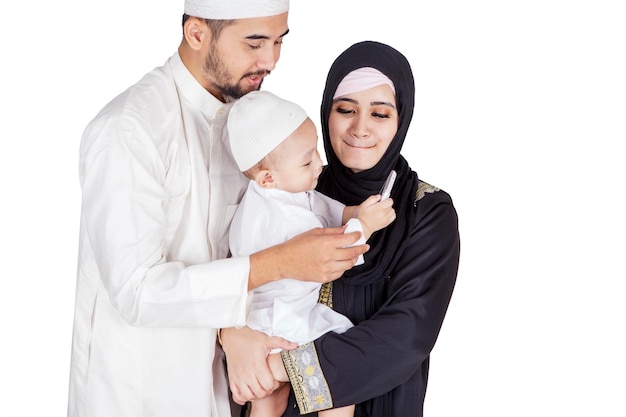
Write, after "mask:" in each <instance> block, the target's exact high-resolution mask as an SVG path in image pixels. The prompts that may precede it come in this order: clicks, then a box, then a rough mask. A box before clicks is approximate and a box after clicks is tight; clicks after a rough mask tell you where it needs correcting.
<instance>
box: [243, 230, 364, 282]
mask: <svg viewBox="0 0 626 417" xmlns="http://www.w3.org/2000/svg"><path fill="white" fill-rule="evenodd" d="M343 232H344V227H333V228H316V229H312V230H309V231H308V232H304V233H302V234H299V235H298V236H295V237H293V238H291V239H289V240H288V241H287V242H285V243H282V244H280V245H276V246H272V247H271V248H268V249H265V250H263V251H260V252H257V253H255V254H252V255H250V278H249V280H248V289H249V290H252V289H254V288H256V287H258V286H260V285H262V284H265V283H267V282H270V281H275V280H277V279H282V278H294V279H298V280H301V281H314V282H320V283H325V282H330V281H333V280H335V279H337V278H339V277H340V276H341V275H342V274H343V273H344V272H345V271H346V270H348V269H350V268H352V267H353V266H354V264H355V262H356V261H357V259H358V257H359V255H362V254H364V253H365V252H367V251H368V250H369V245H357V246H352V247H348V246H349V245H351V244H353V243H354V242H356V241H357V240H358V239H359V237H360V233H358V232H353V233H347V234H344V233H343Z"/></svg>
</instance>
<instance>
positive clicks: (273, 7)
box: [185, 0, 289, 20]
mask: <svg viewBox="0 0 626 417" xmlns="http://www.w3.org/2000/svg"><path fill="white" fill-rule="evenodd" d="M286 11H289V0H185V14H187V15H189V16H195V17H201V18H203V19H216V20H231V19H247V18H251V17H265V16H274V15H277V14H282V13H285V12H286Z"/></svg>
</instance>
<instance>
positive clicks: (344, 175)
mask: <svg viewBox="0 0 626 417" xmlns="http://www.w3.org/2000/svg"><path fill="white" fill-rule="evenodd" d="M363 67H372V68H376V69H377V70H379V71H380V72H382V73H383V74H385V75H386V76H387V77H389V79H391V81H392V82H393V84H394V87H395V90H396V107H397V109H398V116H399V117H398V131H397V133H396V135H395V136H394V138H393V140H392V141H391V143H390V144H389V148H388V149H387V151H386V152H385V154H384V155H383V156H382V158H381V159H380V161H378V163H377V164H376V165H375V166H374V167H372V168H370V169H368V170H364V171H361V172H358V173H353V172H352V171H351V170H350V169H349V168H346V167H345V166H344V165H343V164H342V163H341V161H340V160H339V159H338V158H337V155H336V154H335V152H334V150H333V148H332V145H331V142H330V136H329V133H328V117H329V115H330V111H331V107H332V104H333V96H334V94H335V91H336V90H337V86H338V85H339V83H340V82H341V80H343V78H344V77H345V76H346V75H348V74H349V73H350V72H352V71H353V70H355V69H358V68H363ZM414 104H415V84H414V81H413V73H412V71H411V66H410V65H409V62H408V61H407V59H406V58H405V57H404V55H402V54H401V53H400V52H398V51H397V50H395V49H394V48H392V47H390V46H388V45H385V44H382V43H379V42H373V41H365V42H360V43H356V44H354V45H352V46H351V47H349V48H348V49H346V50H345V51H344V52H343V53H342V54H341V55H339V56H338V57H337V59H336V60H335V62H334V63H333V64H332V66H331V67H330V70H329V72H328V77H327V79H326V87H325V88H324V95H323V97H322V106H321V120H322V136H323V140H324V149H325V152H326V158H327V160H328V165H327V166H326V167H325V168H324V171H323V172H322V175H321V176H320V179H319V183H318V186H317V189H318V190H319V191H320V192H322V193H324V194H326V195H328V196H330V197H332V198H334V199H336V200H338V201H341V202H342V203H344V204H346V205H349V206H352V205H359V204H361V203H362V202H363V201H365V199H367V197H369V196H370V195H373V194H377V193H378V192H379V191H380V189H381V187H382V185H383V183H384V182H385V179H386V178H387V175H388V174H389V172H390V171H391V170H392V169H395V170H396V172H397V175H398V176H397V178H396V182H395V185H394V187H393V189H392V192H391V197H392V198H393V201H394V208H395V210H396V220H395V221H394V222H393V223H392V224H390V225H389V226H387V227H386V228H384V229H382V230H379V231H377V232H375V233H374V234H372V236H371V237H370V239H369V241H368V243H369V244H370V247H371V248H370V250H369V252H367V253H366V254H365V263H364V264H363V265H360V266H356V267H354V268H352V269H350V270H348V271H346V272H345V274H344V276H343V278H342V282H343V283H344V284H346V285H370V284H372V283H374V282H376V281H378V280H381V279H384V278H386V277H387V276H389V275H390V274H391V271H392V269H393V267H394V265H395V264H396V263H397V262H398V260H399V259H400V257H401V256H402V254H403V252H404V247H405V245H406V244H407V241H408V236H409V234H410V232H411V229H412V226H413V223H414V219H415V206H414V201H415V195H416V192H417V174H416V173H415V172H413V171H412V170H411V168H410V167H409V164H408V162H407V161H406V160H405V159H404V157H402V155H400V150H401V149H402V145H403V143H404V139H405V137H406V134H407V131H408V128H409V123H410V122H411V118H412V117H413V107H414Z"/></svg>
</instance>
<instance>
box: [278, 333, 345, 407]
mask: <svg viewBox="0 0 626 417" xmlns="http://www.w3.org/2000/svg"><path fill="white" fill-rule="evenodd" d="M280 354H281V356H282V358H283V363H284V364H285V369H286V370H287V375H289V380H290V381H291V386H292V387H293V393H294V395H295V397H296V402H297V403H298V407H299V408H300V414H306V413H312V412H314V411H321V410H326V409H328V408H332V407H333V401H332V398H331V396H330V389H329V388H328V383H327V382H326V378H324V374H323V373H322V367H321V366H320V363H319V359H318V358H317V351H316V350H315V344H313V342H311V343H307V344H305V345H302V346H298V348H297V349H294V350H289V351H287V350H284V351H282V352H281V353H280Z"/></svg>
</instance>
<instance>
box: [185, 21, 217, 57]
mask: <svg viewBox="0 0 626 417" xmlns="http://www.w3.org/2000/svg"><path fill="white" fill-rule="evenodd" d="M183 35H184V36H185V40H186V41H187V44H188V45H189V47H190V48H191V49H193V50H196V51H199V50H200V49H202V46H203V45H207V44H208V43H209V42H210V41H211V31H210V30H209V26H208V25H207V24H206V22H205V21H204V19H201V18H199V17H194V16H191V17H189V18H188V19H187V21H186V22H185V24H184V25H183Z"/></svg>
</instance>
